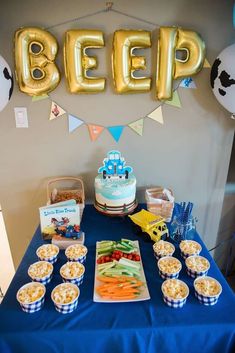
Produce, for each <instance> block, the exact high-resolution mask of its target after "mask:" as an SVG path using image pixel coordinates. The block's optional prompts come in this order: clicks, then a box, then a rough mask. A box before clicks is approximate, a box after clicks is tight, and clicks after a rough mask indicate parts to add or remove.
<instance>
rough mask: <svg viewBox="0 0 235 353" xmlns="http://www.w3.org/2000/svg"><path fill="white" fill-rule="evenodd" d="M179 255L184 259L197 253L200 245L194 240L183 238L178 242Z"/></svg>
mask: <svg viewBox="0 0 235 353" xmlns="http://www.w3.org/2000/svg"><path fill="white" fill-rule="evenodd" d="M180 251H181V256H182V257H183V258H184V259H186V258H187V257H189V256H192V255H199V254H200V252H201V251H202V247H201V245H200V244H199V243H198V242H196V241H195V240H183V241H181V242H180Z"/></svg>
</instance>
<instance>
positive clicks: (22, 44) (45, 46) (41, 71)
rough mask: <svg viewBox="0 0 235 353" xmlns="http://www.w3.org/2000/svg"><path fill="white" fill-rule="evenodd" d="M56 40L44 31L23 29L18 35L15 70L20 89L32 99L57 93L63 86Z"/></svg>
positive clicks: (16, 37) (16, 36)
mask: <svg viewBox="0 0 235 353" xmlns="http://www.w3.org/2000/svg"><path fill="white" fill-rule="evenodd" d="M57 51H58V44H57V41H56V39H55V38H54V37H53V35H52V34H50V33H49V32H47V31H45V30H42V29H40V28H34V27H27V28H21V29H19V30H17V31H16V33H15V68H16V78H17V81H18V84H19V89H20V90H21V91H22V92H24V93H27V94H29V95H30V96H40V95H43V94H47V93H49V92H51V91H53V90H54V89H55V88H56V87H57V86H58V84H59V82H60V73H59V70H58V68H57V66H56V64H55V62H54V61H55V58H56V55H57Z"/></svg>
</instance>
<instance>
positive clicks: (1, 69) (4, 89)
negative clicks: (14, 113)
mask: <svg viewBox="0 0 235 353" xmlns="http://www.w3.org/2000/svg"><path fill="white" fill-rule="evenodd" d="M13 86H14V82H13V76H12V73H11V69H10V67H9V65H8V64H7V62H6V61H5V60H4V59H3V57H2V56H1V55H0V112H1V111H2V110H3V109H4V108H5V106H6V105H7V103H8V102H9V100H10V98H11V95H12V92H13Z"/></svg>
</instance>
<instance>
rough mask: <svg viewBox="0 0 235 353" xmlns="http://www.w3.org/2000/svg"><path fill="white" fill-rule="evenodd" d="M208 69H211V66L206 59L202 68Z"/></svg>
mask: <svg viewBox="0 0 235 353" xmlns="http://www.w3.org/2000/svg"><path fill="white" fill-rule="evenodd" d="M210 67H211V65H210V63H209V61H208V60H207V59H205V61H204V64H203V68H204V69H209V68H210Z"/></svg>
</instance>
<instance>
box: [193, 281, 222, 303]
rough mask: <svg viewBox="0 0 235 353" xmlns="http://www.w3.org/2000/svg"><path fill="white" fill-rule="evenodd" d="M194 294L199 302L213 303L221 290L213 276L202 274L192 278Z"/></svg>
mask: <svg viewBox="0 0 235 353" xmlns="http://www.w3.org/2000/svg"><path fill="white" fill-rule="evenodd" d="M193 285H194V289H195V296H196V298H197V299H198V300H199V302H200V303H201V304H204V305H214V304H216V303H217V301H218V299H219V296H220V294H221V292H222V287H221V285H220V283H219V282H218V281H217V280H216V279H215V278H213V277H209V276H203V277H198V278H196V279H195V280H194V283H193Z"/></svg>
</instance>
